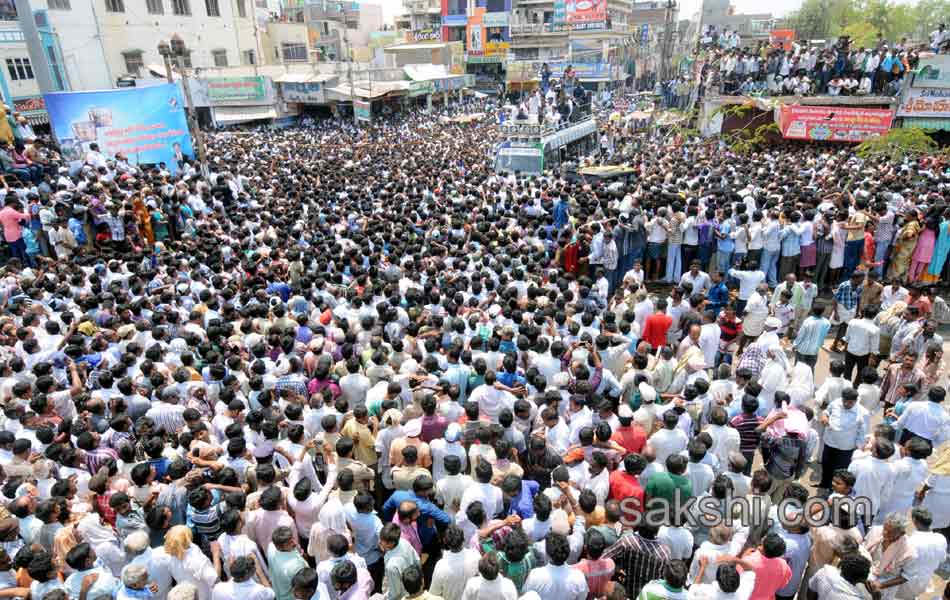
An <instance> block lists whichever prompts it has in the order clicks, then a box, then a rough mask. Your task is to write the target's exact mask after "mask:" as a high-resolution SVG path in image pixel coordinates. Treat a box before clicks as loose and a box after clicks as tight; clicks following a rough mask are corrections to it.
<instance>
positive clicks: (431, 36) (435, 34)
mask: <svg viewBox="0 0 950 600" xmlns="http://www.w3.org/2000/svg"><path fill="white" fill-rule="evenodd" d="M406 41H407V42H441V41H442V28H441V27H429V28H426V29H413V30H412V31H407V32H406Z"/></svg>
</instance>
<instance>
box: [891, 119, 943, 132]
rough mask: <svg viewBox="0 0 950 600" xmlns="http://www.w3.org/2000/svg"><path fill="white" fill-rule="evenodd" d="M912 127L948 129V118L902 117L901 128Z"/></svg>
mask: <svg viewBox="0 0 950 600" xmlns="http://www.w3.org/2000/svg"><path fill="white" fill-rule="evenodd" d="M914 127H919V128H920V129H937V130H942V131H950V119H947V118H934V117H904V118H903V119H902V122H901V128H902V129H911V128H914Z"/></svg>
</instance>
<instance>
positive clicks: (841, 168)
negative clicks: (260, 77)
mask: <svg viewBox="0 0 950 600" xmlns="http://www.w3.org/2000/svg"><path fill="white" fill-rule="evenodd" d="M456 110H467V111H475V110H483V111H484V112H487V113H492V111H491V110H486V109H484V108H483V107H477V108H476V107H474V106H468V107H458V108H457V109H456ZM492 114H493V113H492ZM436 117H437V115H429V114H424V113H419V112H409V113H404V114H399V115H395V116H392V117H390V118H386V119H381V120H378V121H377V122H375V123H374V124H372V125H364V126H363V127H361V128H355V127H353V126H352V125H351V124H349V123H348V122H344V121H339V120H328V121H317V122H312V123H309V124H307V125H306V126H301V127H294V128H289V129H282V130H274V129H267V128H260V129H255V130H254V131H253V132H251V133H250V134H245V132H216V133H211V134H209V136H208V138H209V139H208V147H209V153H210V175H209V176H208V177H207V178H205V177H203V176H201V175H200V173H199V170H198V169H197V167H196V165H195V164H194V163H193V162H192V161H191V160H190V159H189V158H188V157H182V160H181V162H180V164H176V165H164V164H162V165H157V166H155V167H153V168H139V167H137V166H135V165H132V164H130V163H129V162H128V160H127V159H126V158H125V157H124V156H122V155H118V156H106V155H104V154H103V153H102V152H100V151H99V149H98V148H97V147H95V146H93V147H92V148H90V150H89V152H88V153H87V154H86V156H85V158H84V161H83V164H82V165H81V166H79V165H73V166H72V167H70V166H69V165H64V164H61V163H60V162H59V159H58V156H57V155H56V153H55V152H54V151H53V150H52V149H51V148H49V147H45V146H44V145H43V144H38V143H36V142H35V140H34V139H32V138H25V139H23V140H19V141H18V142H17V147H16V148H13V149H11V150H10V151H15V152H17V154H18V155H19V156H21V157H22V158H23V159H24V160H23V162H22V168H21V170H20V171H19V172H15V171H8V175H7V178H6V180H5V204H6V207H5V208H4V209H3V210H0V225H2V227H3V234H4V239H5V241H6V249H7V250H8V251H9V258H8V259H7V261H6V265H5V267H4V269H3V273H2V284H0V300H2V302H3V307H4V310H3V313H2V315H0V404H2V408H3V413H2V416H0V467H2V485H0V493H2V495H3V498H2V502H0V596H4V597H29V598H31V599H32V600H105V599H106V598H115V599H116V600H227V599H230V598H238V597H240V598H245V599H247V600H274V599H276V600H337V599H347V600H353V599H365V598H369V597H372V596H373V595H374V594H381V595H382V597H384V598H386V599H388V600H401V599H403V598H410V599H427V600H438V599H440V598H441V599H444V600H475V599H480V600H489V599H490V600H498V599H503V600H513V599H516V598H523V599H533V600H539V599H540V598H543V599H545V600H585V599H602V598H608V599H611V600H620V599H622V598H628V599H634V598H640V599H642V600H659V599H666V600H676V599H684V598H689V599H714V598H715V599H723V600H725V599H742V600H748V599H751V600H766V599H772V598H778V599H790V598H795V597H796V596H797V597H799V598H802V599H812V598H818V599H820V600H845V599H848V598H867V597H874V598H900V599H908V600H909V599H913V598H920V597H922V595H923V594H924V593H926V592H927V590H928V587H930V586H932V585H933V586H935V585H936V581H938V580H935V579H934V575H935V573H937V574H942V575H946V573H947V565H946V564H945V562H946V559H947V541H946V538H947V535H948V533H950V446H946V444H945V442H946V441H947V440H948V437H950V419H948V415H947V413H946V410H945V408H944V400H945V395H946V392H945V389H946V388H945V385H946V369H945V368H944V364H943V340H942V338H941V336H940V334H939V333H938V327H937V323H936V321H935V320H934V319H935V316H936V315H937V313H939V312H940V311H941V310H945V308H946V307H945V305H944V304H943V301H942V300H941V299H939V298H938V297H937V296H935V295H934V293H933V291H932V290H933V288H932V285H933V284H934V283H936V282H938V281H940V280H944V281H945V280H946V271H947V260H946V259H947V254H948V250H950V211H948V210H947V209H948V206H950V203H948V200H950V165H947V164H946V163H944V162H941V161H940V160H939V159H937V158H933V159H926V160H921V161H914V162H911V161H906V162H903V163H889V162H885V161H883V160H862V159H860V158H858V157H857V156H856V155H855V154H854V153H853V151H852V148H851V147H840V146H820V147H814V146H806V145H785V146H773V147H769V148H766V149H763V150H761V151H759V152H758V153H756V154H751V155H745V156H737V155H734V154H732V153H731V152H730V151H729V150H728V149H724V148H721V147H720V146H719V145H718V144H716V143H715V142H713V143H705V142H701V141H696V140H693V141H689V142H687V143H682V144H680V143H667V141H666V140H663V139H662V138H653V137H649V136H646V135H640V134H635V133H632V132H628V131H624V130H623V129H616V130H612V131H611V132H610V133H609V135H607V134H605V135H604V136H603V138H602V144H601V150H602V153H601V158H600V159H599V160H600V161H601V162H604V163H614V164H616V163H620V162H624V163H626V164H629V165H630V166H632V167H633V168H634V169H635V171H636V175H635V177H634V178H633V179H632V180H631V181H629V182H623V181H615V182H611V181H586V180H584V179H583V178H582V177H576V176H571V175H570V174H569V173H568V172H566V171H565V172H559V171H551V172H548V173H545V174H543V175H540V176H525V175H522V174H518V173H494V172H492V170H491V156H490V154H491V147H492V146H491V144H492V141H493V140H495V139H496V133H495V125H494V124H493V123H491V122H490V121H492V119H491V118H487V119H486V120H485V121H483V122H482V123H475V124H471V125H461V124H455V123H452V122H448V123H447V122H445V120H441V121H440V120H439V119H437V118H436ZM21 144H22V150H21V149H19V148H20V146H21ZM5 151H6V152H7V153H8V154H9V152H10V151H7V150H5ZM591 160H594V159H591ZM832 327H835V328H836V332H837V334H836V335H835V336H834V337H835V338H836V339H835V341H833V342H828V341H826V339H827V338H828V337H829V333H830V332H831V329H832ZM825 363H830V364H828V365H826V364H825ZM816 365H817V367H816ZM816 484H817V489H816ZM690 500H693V501H695V502H694V503H692V504H688V505H687V503H688V501H690ZM741 502H745V503H746V504H747V505H749V506H752V507H755V509H756V510H754V511H751V512H750V511H748V510H746V511H737V510H736V509H737V508H738V507H739V504H740V503H741ZM934 590H935V593H936V594H940V593H941V591H942V585H941V586H940V587H939V588H936V587H935V588H934ZM934 590H932V591H934Z"/></svg>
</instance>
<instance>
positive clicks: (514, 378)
mask: <svg viewBox="0 0 950 600" xmlns="http://www.w3.org/2000/svg"><path fill="white" fill-rule="evenodd" d="M497 381H498V383H500V384H502V385H505V386H508V387H510V388H513V387H518V386H519V385H524V384H525V383H526V382H527V380H526V379H525V378H524V377H522V376H521V375H518V373H509V372H508V371H502V372H501V373H498V377H497Z"/></svg>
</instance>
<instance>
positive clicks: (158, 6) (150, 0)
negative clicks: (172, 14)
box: [145, 0, 165, 15]
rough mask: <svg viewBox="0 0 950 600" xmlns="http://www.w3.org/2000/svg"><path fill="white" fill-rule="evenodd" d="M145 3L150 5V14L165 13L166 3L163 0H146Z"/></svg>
mask: <svg viewBox="0 0 950 600" xmlns="http://www.w3.org/2000/svg"><path fill="white" fill-rule="evenodd" d="M145 5H146V6H147V7H148V14H150V15H164V14H165V4H164V3H163V0H145Z"/></svg>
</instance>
